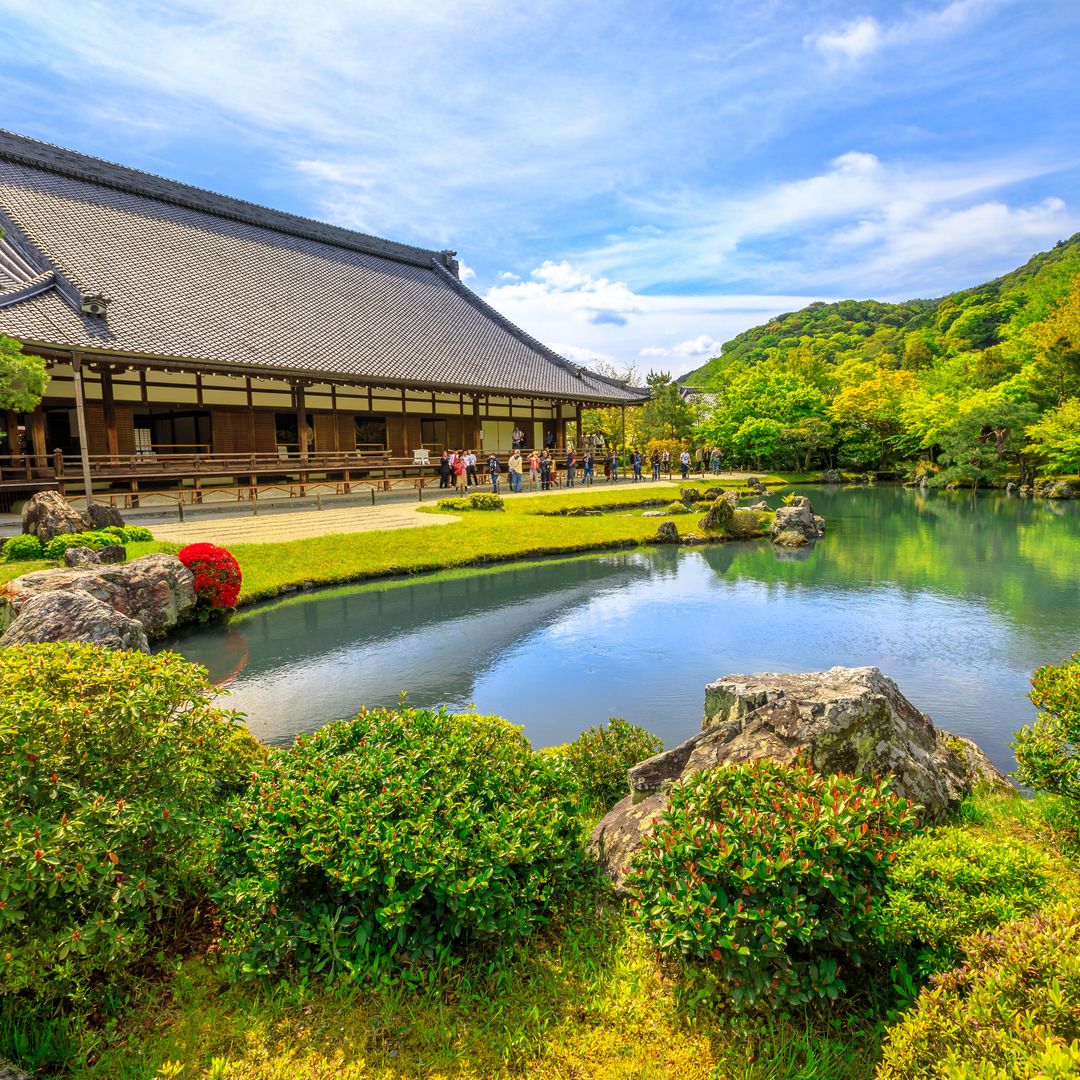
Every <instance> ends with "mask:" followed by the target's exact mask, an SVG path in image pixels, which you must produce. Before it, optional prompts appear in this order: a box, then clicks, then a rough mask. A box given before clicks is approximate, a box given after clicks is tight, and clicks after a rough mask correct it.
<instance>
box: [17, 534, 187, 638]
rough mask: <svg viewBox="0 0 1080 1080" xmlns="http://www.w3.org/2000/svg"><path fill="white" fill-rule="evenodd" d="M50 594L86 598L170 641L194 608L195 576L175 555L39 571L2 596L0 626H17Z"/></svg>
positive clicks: (151, 634)
mask: <svg viewBox="0 0 1080 1080" xmlns="http://www.w3.org/2000/svg"><path fill="white" fill-rule="evenodd" d="M51 592H81V593H86V594H88V595H90V596H92V597H94V598H95V599H96V600H100V601H101V603H102V604H105V605H107V606H108V607H110V608H112V609H113V610H114V611H118V612H120V614H121V615H126V616H127V617H128V618H129V619H137V620H138V621H139V622H140V623H141V624H142V627H143V629H144V630H145V632H146V636H147V638H149V640H151V641H155V640H157V639H159V638H163V637H165V636H166V635H167V634H168V633H169V631H170V630H172V629H173V628H174V627H176V626H178V625H179V624H180V623H182V622H183V621H184V620H185V619H186V618H187V617H188V616H189V615H191V613H192V611H193V610H194V608H195V577H194V575H193V574H192V573H191V571H190V570H189V569H188V568H187V567H186V566H185V565H184V564H183V563H182V562H181V561H180V560H179V559H178V558H177V557H176V556H175V555H144V556H143V557H142V558H140V559H134V560H132V561H131V562H127V563H121V564H119V565H117V566H106V565H102V566H94V567H90V568H88V569H85V570H74V569H63V570H37V571H35V572H34V573H31V574H24V575H23V576H22V577H20V578H15V580H14V581H11V582H9V583H8V585H7V589H6V590H5V595H4V596H3V597H0V626H4V625H7V624H8V623H12V625H15V623H14V622H12V620H13V619H14V620H15V622H18V620H19V619H21V617H22V611H23V608H24V606H25V605H26V603H27V602H28V601H29V600H30V599H31V597H34V596H38V595H41V594H43V593H51ZM57 640H58V639H57ZM70 640H84V639H82V638H79V639H70Z"/></svg>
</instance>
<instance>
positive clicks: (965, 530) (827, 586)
mask: <svg viewBox="0 0 1080 1080" xmlns="http://www.w3.org/2000/svg"><path fill="white" fill-rule="evenodd" d="M809 493H810V495H811V498H812V500H813V502H814V506H815V510H816V511H817V512H819V513H822V514H824V516H825V518H826V520H827V522H828V533H827V536H826V538H825V539H824V540H823V541H821V542H820V543H818V544H817V545H816V546H815V547H814V548H813V549H811V550H802V551H797V552H789V551H781V550H778V549H774V548H773V547H772V546H771V545H769V544H767V543H740V544H722V545H716V546H710V547H707V548H699V549H672V548H656V549H650V550H643V551H635V552H631V553H620V554H612V555H600V556H586V557H581V558H575V559H566V560H559V561H541V562H533V563H523V564H518V565H514V566H510V567H504V568H498V569H490V570H482V571H472V572H458V573H455V574H448V575H439V576H437V577H429V578H421V579H417V580H414V581H407V582H398V581H395V582H389V583H387V582H384V583H381V584H371V585H366V586H358V587H352V588H347V589H337V590H333V591H327V592H318V593H310V594H305V595H303V596H294V597H291V598H289V599H286V600H283V601H278V602H276V603H272V604H268V605H264V606H262V607H260V608H253V609H251V610H249V611H246V612H244V613H242V614H241V615H240V616H239V617H237V618H236V619H234V621H233V622H232V623H231V624H230V626H229V627H228V628H225V629H222V628H215V629H212V630H206V631H199V632H193V633H191V634H189V635H187V636H185V637H181V638H179V639H177V640H176V641H174V642H172V643H171V644H170V647H171V648H175V649H177V650H178V651H179V652H181V653H183V654H184V655H185V656H187V657H188V658H190V659H192V660H195V661H197V662H198V663H201V664H204V665H206V667H207V668H208V669H209V670H210V674H211V677H212V678H213V679H214V680H215V681H216V682H219V683H221V684H223V685H227V686H228V688H229V690H230V691H231V694H232V697H231V700H227V701H226V704H231V705H232V706H233V707H235V708H238V709H240V710H242V711H243V712H245V713H246V714H247V717H248V725H249V727H250V728H251V730H252V731H253V732H254V733H255V734H256V735H257V736H258V737H259V738H260V739H263V740H264V741H266V742H271V743H287V742H290V741H291V740H292V738H293V737H294V736H295V735H297V734H299V733H301V732H305V731H311V730H313V729H315V728H317V727H319V726H320V725H321V724H324V723H326V722H327V721H328V720H332V719H335V718H339V717H344V716H349V715H351V714H353V713H355V712H356V711H357V710H358V709H359V707H360V706H361V705H372V706H373V705H391V704H394V703H396V702H397V701H398V700H399V699H400V696H401V693H402V692H403V691H407V693H408V701H409V703H410V704H413V705H422V706H427V705H435V704H441V703H445V704H448V705H449V706H451V707H453V708H458V709H460V708H464V707H466V706H469V705H475V706H476V707H477V708H478V709H479V710H481V711H482V712H487V713H496V714H498V715H500V716H504V717H506V718H507V719H509V720H511V721H513V722H514V723H516V724H523V725H524V727H525V731H526V734H527V735H528V736H529V738H530V739H531V740H532V741H533V744H534V745H535V746H537V747H540V746H547V745H552V744H556V743H561V742H565V741H566V740H568V739H572V738H573V737H574V736H575V735H577V734H578V732H580V731H581V730H582V729H584V728H586V727H588V726H590V725H591V724H595V723H598V722H600V721H602V720H604V719H606V718H607V717H609V716H624V717H626V718H627V719H629V720H632V721H634V722H635V723H638V724H642V725H644V726H645V727H647V728H649V729H650V730H651V731H654V732H656V734H658V735H659V736H661V738H663V739H664V741H665V742H666V743H667V744H668V745H669V746H670V745H673V744H675V743H677V742H679V741H681V740H682V739H685V738H687V737H688V736H689V735H691V734H693V732H694V731H696V730H697V729H698V727H699V725H700V722H701V715H702V704H703V701H704V686H705V683H707V682H709V681H711V680H713V679H716V678H719V677H720V676H722V675H726V674H729V673H732V672H755V671H811V670H817V669H821V668H827V667H831V666H833V665H835V664H844V665H862V664H874V665H877V666H878V667H880V668H881V669H882V670H883V671H884V672H885V673H886V674H887V675H889V676H891V677H892V678H894V679H895V680H896V681H897V682H898V683H899V685H900V688H901V690H903V691H904V693H905V694H907V696H908V697H909V698H910V699H911V700H912V701H913V702H914V703H915V704H916V705H917V706H918V707H919V708H921V709H922V710H923V711H925V712H928V713H929V714H930V715H931V716H932V717H933V719H934V720H935V721H936V722H937V723H938V724H939V725H941V726H942V727H944V728H946V729H948V730H951V731H955V732H958V733H960V734H962V735H966V736H968V737H970V738H972V739H974V740H975V741H976V742H978V743H979V744H980V745H981V746H983V747H984V748H985V750H986V751H987V752H988V753H989V754H990V756H991V757H992V758H993V760H994V761H995V762H996V763H997V764H998V765H999V766H1000V767H1002V768H1006V769H1009V768H1012V767H1013V759H1012V754H1011V752H1010V750H1009V747H1008V744H1009V741H1010V739H1011V738H1012V735H1013V732H1014V731H1015V730H1016V728H1017V727H1018V726H1019V725H1021V724H1024V723H1027V722H1028V721H1029V720H1030V719H1031V718H1032V716H1033V710H1032V708H1031V705H1030V704H1029V702H1028V701H1027V698H1026V692H1027V685H1028V679H1029V677H1030V675H1031V672H1032V670H1033V669H1034V668H1035V667H1037V666H1038V665H1040V664H1043V663H1049V662H1058V661H1060V660H1062V659H1063V658H1064V657H1066V656H1067V655H1069V654H1070V653H1071V652H1072V651H1073V650H1075V649H1077V648H1080V503H1077V502H1071V503H1055V504H1046V503H1042V502H1032V501H1023V500H1020V499H1017V498H1011V497H1007V496H1004V495H996V494H988V495H980V496H978V497H977V498H975V499H972V497H971V496H970V495H959V494H949V493H944V492H943V493H930V494H920V493H918V492H914V491H908V490H904V489H901V488H895V487H879V488H872V489H856V490H852V489H845V490H828V489H817V488H815V489H811V490H810V492H809ZM777 501H778V500H777V499H775V498H774V499H773V500H772V502H773V503H774V504H775V503H776V502H777ZM567 528H568V529H570V528H573V523H572V522H568V523H567ZM358 542H362V540H358Z"/></svg>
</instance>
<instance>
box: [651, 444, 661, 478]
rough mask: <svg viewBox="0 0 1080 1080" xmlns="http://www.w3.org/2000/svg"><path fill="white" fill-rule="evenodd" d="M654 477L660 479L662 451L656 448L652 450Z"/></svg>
mask: <svg viewBox="0 0 1080 1080" xmlns="http://www.w3.org/2000/svg"><path fill="white" fill-rule="evenodd" d="M650 460H651V461H652V478H653V479H654V480H659V479H660V451H659V450H654V451H653V452H652V458H651V459H650Z"/></svg>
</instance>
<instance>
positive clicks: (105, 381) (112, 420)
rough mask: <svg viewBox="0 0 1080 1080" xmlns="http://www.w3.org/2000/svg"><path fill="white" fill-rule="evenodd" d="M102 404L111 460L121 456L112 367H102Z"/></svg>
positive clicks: (106, 439) (107, 446) (106, 442)
mask: <svg viewBox="0 0 1080 1080" xmlns="http://www.w3.org/2000/svg"><path fill="white" fill-rule="evenodd" d="M101 404H102V408H103V410H104V412H105V448H106V450H107V451H108V454H109V461H111V462H115V461H116V460H117V459H118V458H119V457H120V437H119V435H117V432H116V399H115V397H114V396H113V381H112V368H109V367H104V368H102V369H101Z"/></svg>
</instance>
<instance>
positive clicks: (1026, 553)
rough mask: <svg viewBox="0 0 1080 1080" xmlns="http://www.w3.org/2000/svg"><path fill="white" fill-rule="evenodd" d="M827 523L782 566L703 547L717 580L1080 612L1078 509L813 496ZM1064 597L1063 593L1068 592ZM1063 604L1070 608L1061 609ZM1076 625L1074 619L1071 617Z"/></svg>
mask: <svg viewBox="0 0 1080 1080" xmlns="http://www.w3.org/2000/svg"><path fill="white" fill-rule="evenodd" d="M808 493H809V495H810V498H811V501H812V502H813V504H814V509H815V511H816V512H818V513H821V514H823V515H824V517H825V520H826V522H827V530H826V534H825V539H824V540H823V541H820V542H818V543H817V544H816V545H815V546H814V547H813V548H811V549H801V551H800V554H803V555H804V557H805V561H802V562H791V561H788V560H778V559H777V558H776V555H775V553H774V552H773V550H772V549H771V546H770V545H759V544H737V545H725V546H724V547H722V548H703V549H701V550H702V554H703V555H704V557H705V559H706V560H707V561H708V563H709V565H710V566H712V567H713V569H714V570H716V572H717V573H720V574H723V575H724V576H726V577H731V578H732V579H734V580H738V579H740V578H746V579H751V580H756V581H761V582H765V583H769V584H777V585H784V584H789V585H791V586H793V587H800V588H805V587H810V588H813V587H822V586H832V587H843V588H845V589H854V590H858V589H867V588H870V587H872V586H877V585H896V586H899V587H900V588H902V589H908V590H911V591H912V593H915V592H919V591H924V590H927V589H929V590H931V591H933V592H937V593H941V594H943V595H946V596H951V597H960V598H963V597H973V596H974V597H982V598H985V599H986V600H987V601H988V602H989V603H990V605H991V606H992V607H993V608H994V609H995V610H997V611H999V612H1002V613H1005V614H1007V615H1008V616H1009V617H1010V618H1011V619H1012V620H1014V621H1017V622H1020V623H1024V624H1029V625H1031V624H1038V623H1040V622H1041V621H1043V620H1045V619H1047V618H1050V619H1054V618H1057V619H1060V618H1062V617H1063V616H1066V610H1065V608H1067V607H1068V606H1069V605H1073V606H1072V611H1073V612H1075V611H1076V610H1078V609H1080V577H1078V574H1077V567H1078V566H1080V505H1078V504H1077V502H1076V501H1073V502H1070V503H1068V504H1064V503H1061V504H1055V505H1054V506H1053V512H1052V513H1048V512H1047V507H1046V504H1045V503H1044V502H1041V501H1039V500H1031V499H1019V498H1011V497H1008V496H1005V495H1000V494H990V493H981V494H979V495H978V496H977V497H976V498H975V499H974V500H973V499H972V496H971V495H970V493H962V492H955V493H953V492H927V493H920V492H918V491H914V490H910V489H905V488H900V487H893V486H882V487H877V488H873V489H868V490H842V491H829V490H827V489H821V488H812V489H808ZM1063 589H1064V590H1065V595H1064V596H1063V593H1062V590H1063ZM1063 604H1064V606H1063ZM1073 617H1074V618H1075V616H1073Z"/></svg>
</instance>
